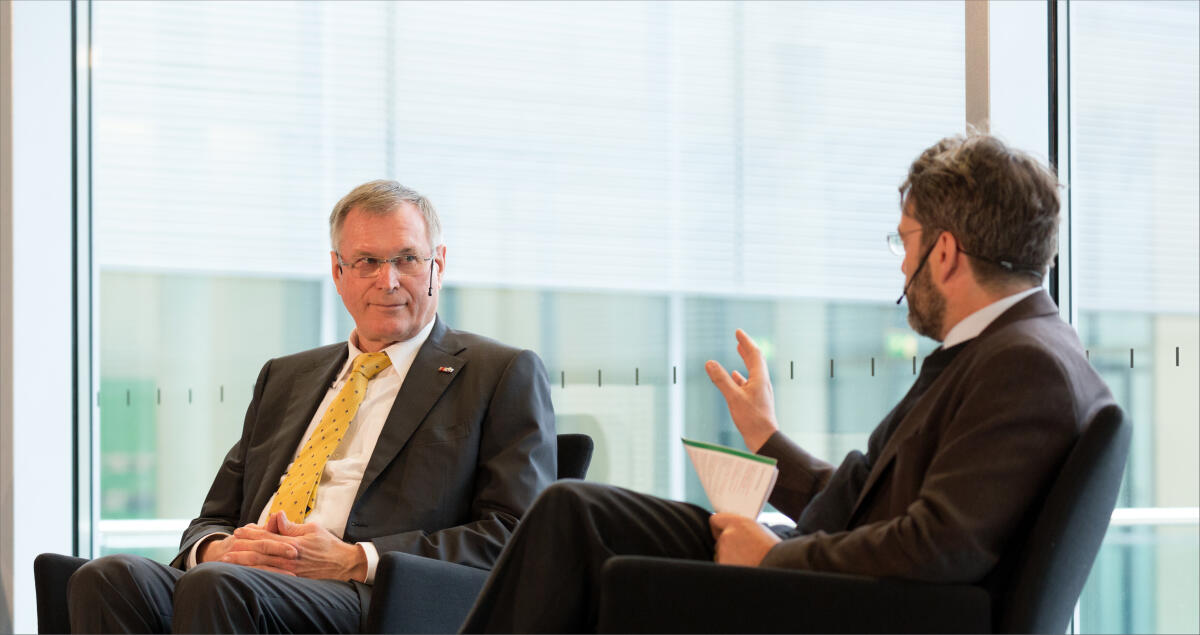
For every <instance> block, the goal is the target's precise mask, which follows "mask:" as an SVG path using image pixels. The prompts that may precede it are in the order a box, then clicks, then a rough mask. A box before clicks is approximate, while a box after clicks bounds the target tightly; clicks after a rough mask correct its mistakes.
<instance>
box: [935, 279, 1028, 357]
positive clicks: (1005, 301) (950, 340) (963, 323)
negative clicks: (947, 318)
mask: <svg viewBox="0 0 1200 635" xmlns="http://www.w3.org/2000/svg"><path fill="white" fill-rule="evenodd" d="M1041 290H1042V287H1040V286H1036V287H1033V288H1031V289H1026V290H1024V291H1021V292H1019V293H1014V294H1012V295H1010V296H1008V297H1006V298H1001V299H999V300H996V301H995V302H993V303H991V304H989V305H987V306H985V307H983V308H982V309H979V310H978V311H976V312H974V313H972V314H970V315H968V316H967V317H965V318H963V319H962V320H960V321H959V323H958V324H955V325H954V328H952V329H950V332H949V333H946V339H945V341H943V342H942V348H950V347H951V346H955V345H958V344H961V343H963V342H965V341H967V340H969V339H971V338H973V337H976V336H977V335H979V334H980V333H982V332H983V329H985V328H987V326H988V325H989V324H991V323H992V321H993V320H995V319H996V318H998V317H1000V315H1001V314H1002V313H1004V312H1005V311H1007V310H1009V309H1010V308H1012V306H1013V305H1014V304H1016V303H1018V302H1020V301H1021V300H1024V299H1025V298H1028V297H1029V296H1031V295H1033V294H1035V293H1037V292H1038V291H1041Z"/></svg>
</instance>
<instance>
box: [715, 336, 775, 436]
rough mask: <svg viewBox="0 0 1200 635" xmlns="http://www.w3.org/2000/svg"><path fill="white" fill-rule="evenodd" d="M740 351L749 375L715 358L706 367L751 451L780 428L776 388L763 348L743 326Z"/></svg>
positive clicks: (734, 423)
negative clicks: (727, 370) (744, 375)
mask: <svg viewBox="0 0 1200 635" xmlns="http://www.w3.org/2000/svg"><path fill="white" fill-rule="evenodd" d="M736 335H737V341H738V347H737V351H738V354H739V355H741V356H742V361H743V362H744V363H745V364H746V372H747V373H748V374H749V375H750V376H749V377H748V378H747V377H742V374H741V373H739V372H738V371H736V370H735V371H733V374H732V375H731V374H729V373H727V372H725V369H724V368H723V367H722V366H721V365H720V364H718V363H717V362H715V361H713V360H711V359H710V360H708V363H706V364H705V365H704V370H705V371H706V372H708V378H709V379H711V380H712V383H713V384H714V385H716V387H717V390H720V391H721V395H722V396H724V397H725V404H726V405H727V406H728V407H729V416H731V417H732V418H733V425H735V426H737V429H738V432H741V433H742V439H744V440H745V442H746V447H748V448H750V451H751V452H758V449H759V448H761V447H762V446H763V444H764V443H766V442H767V439H770V438H771V435H772V434H775V432H776V431H777V430H779V423H778V422H776V420H775V391H774V390H773V389H772V388H771V375H770V373H769V372H767V360H766V358H764V357H763V354H762V351H761V350H759V348H758V346H757V345H756V344H755V343H754V340H752V339H750V336H749V335H746V332H745V331H743V330H742V329H738V330H737V333H736Z"/></svg>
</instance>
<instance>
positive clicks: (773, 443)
mask: <svg viewBox="0 0 1200 635" xmlns="http://www.w3.org/2000/svg"><path fill="white" fill-rule="evenodd" d="M758 453H759V454H761V455H763V456H769V457H771V458H773V459H775V460H776V461H778V463H777V464H776V467H778V468H779V478H778V479H776V481H775V489H773V490H771V498H770V502H771V504H772V505H774V506H775V508H776V509H778V510H779V511H781V512H783V513H784V514H786V515H787V516H788V517H789V518H791V519H792V520H796V519H797V518H799V517H800V514H801V513H802V512H803V511H804V507H805V506H806V505H808V503H809V501H811V500H812V498H813V497H814V496H816V495H817V493H818V492H820V491H821V490H822V489H824V487H825V485H826V484H827V483H828V482H829V479H830V477H831V476H832V475H833V471H834V470H833V466H832V465H830V464H829V463H826V462H825V461H822V460H821V459H818V458H817V457H815V456H813V455H811V454H809V453H808V452H807V451H805V450H804V448H802V447H800V446H799V445H798V444H796V442H795V441H792V440H791V439H789V438H788V437H787V436H786V435H785V434H784V433H783V432H776V433H775V434H773V435H771V438H769V439H767V442H766V443H764V444H763V446H762V447H761V448H759V450H758Z"/></svg>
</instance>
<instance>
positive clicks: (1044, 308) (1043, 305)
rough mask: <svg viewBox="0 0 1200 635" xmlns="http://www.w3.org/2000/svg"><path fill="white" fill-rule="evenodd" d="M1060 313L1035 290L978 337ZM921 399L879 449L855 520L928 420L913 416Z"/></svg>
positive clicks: (859, 498)
mask: <svg viewBox="0 0 1200 635" xmlns="http://www.w3.org/2000/svg"><path fill="white" fill-rule="evenodd" d="M1057 314H1058V307H1057V306H1055V305H1054V301H1053V300H1051V299H1050V296H1049V295H1047V294H1046V293H1044V292H1042V293H1034V294H1033V295H1031V296H1029V297H1028V298H1025V299H1023V300H1021V301H1020V302H1018V303H1016V304H1014V305H1013V306H1012V307H1010V308H1009V309H1008V310H1007V311H1005V312H1004V313H1001V314H1000V315H998V316H996V319H994V320H992V323H991V324H988V325H987V327H986V328H984V329H983V331H982V332H981V333H980V334H979V335H978V336H977V337H978V339H982V338H984V337H986V336H987V335H989V334H991V333H992V332H994V331H997V330H999V329H1002V328H1004V327H1005V326H1008V325H1009V324H1012V323H1013V322H1016V321H1018V320H1024V319H1028V318H1035V317H1044V316H1047V315H1057ZM919 403H920V400H919V399H918V401H917V404H913V408H912V409H910V410H909V411H908V413H907V414H905V415H904V421H902V422H901V423H900V427H898V428H897V429H896V432H895V433H894V434H892V437H891V438H890V439H888V442H887V443H886V444H885V445H884V446H883V450H882V451H881V452H880V453H879V459H878V460H876V461H875V465H873V466H872V467H871V473H870V474H868V475H867V481H866V482H865V483H863V488H862V491H861V492H859V493H858V500H856V501H855V502H854V509H853V510H852V511H851V512H850V516H849V519H851V520H852V519H854V518H855V516H856V515H857V514H858V511H859V507H861V506H862V504H863V502H864V501H866V500H867V495H868V494H869V493H870V492H871V490H872V488H874V487H875V485H876V484H877V483H878V482H879V479H880V477H882V476H883V475H884V474H885V473H887V470H888V468H889V466H890V465H891V462H892V461H894V460H895V459H896V452H897V450H898V449H899V448H900V444H901V443H902V442H903V441H904V440H905V439H907V438H909V437H911V436H913V435H914V434H916V433H917V431H918V430H920V429H921V426H920V424H921V423H924V421H920V420H918V419H916V418H914V417H912V416H911V415H912V413H913V412H914V411H915V410H916V409H917V405H918V404H919Z"/></svg>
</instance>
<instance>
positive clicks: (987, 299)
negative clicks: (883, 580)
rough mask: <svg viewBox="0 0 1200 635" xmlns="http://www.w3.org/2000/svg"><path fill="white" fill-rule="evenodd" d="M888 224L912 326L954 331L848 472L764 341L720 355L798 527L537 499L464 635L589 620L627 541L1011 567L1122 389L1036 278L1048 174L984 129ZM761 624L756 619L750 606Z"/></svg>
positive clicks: (796, 563)
mask: <svg viewBox="0 0 1200 635" xmlns="http://www.w3.org/2000/svg"><path fill="white" fill-rule="evenodd" d="M900 192H901V210H902V211H901V216H900V223H899V226H898V227H897V231H896V233H894V234H892V235H890V236H889V237H888V242H889V244H890V246H891V247H892V249H893V251H894V252H896V253H897V254H898V255H903V256H904V261H903V264H902V265H901V271H903V272H904V273H905V274H906V278H907V282H906V284H905V292H906V293H907V295H908V297H909V306H908V311H909V313H908V318H909V323H910V325H911V326H912V327H913V329H914V330H916V331H917V332H918V333H921V334H923V335H927V336H929V337H931V338H934V339H937V340H939V341H941V342H942V346H941V347H939V348H938V349H937V350H935V351H934V352H933V353H931V354H930V355H929V356H928V357H927V358H926V359H925V361H924V363H923V364H922V367H921V374H920V376H919V377H918V378H917V381H916V383H915V384H914V385H913V387H912V388H911V389H910V390H909V392H908V394H907V395H906V396H905V397H904V398H903V399H902V400H901V401H900V403H899V404H898V405H897V406H896V407H895V408H894V409H893V410H892V411H891V412H890V413H889V414H888V415H887V416H886V417H884V419H883V421H882V423H880V425H879V427H878V428H876V429H875V431H874V432H873V433H872V434H871V437H870V440H869V442H868V447H867V452H866V454H862V453H860V452H857V451H855V452H851V453H850V454H849V455H847V456H846V458H845V460H844V461H843V462H842V464H841V465H840V466H838V467H836V468H835V467H834V466H833V465H831V464H828V463H826V462H824V461H822V460H820V459H817V458H816V457H814V456H812V455H810V454H808V453H807V452H806V451H804V450H803V449H802V448H801V447H799V446H798V445H796V444H795V443H793V442H792V441H790V440H789V439H788V438H787V437H786V436H785V435H784V434H783V433H782V432H780V431H779V425H778V423H777V421H776V418H775V410H774V398H773V394H772V388H771V383H770V378H769V376H768V374H767V364H766V360H765V358H764V357H763V354H762V352H761V351H760V350H759V349H758V347H757V346H755V344H754V342H753V341H752V340H751V339H750V338H749V337H748V336H747V335H746V334H745V333H743V332H742V331H740V330H739V331H738V332H737V340H738V352H739V353H740V354H741V357H742V359H743V361H744V362H745V364H746V368H747V370H748V373H747V375H746V376H743V375H742V374H741V373H740V372H737V371H735V372H733V373H732V374H729V373H727V372H726V371H725V369H724V368H722V367H721V366H720V364H717V363H716V362H714V361H710V362H708V363H707V366H706V370H707V371H708V374H709V377H710V378H711V379H712V381H713V383H714V384H715V385H716V386H717V388H718V389H720V391H721V393H722V395H723V396H724V397H725V400H726V403H727V404H728V406H729V411H730V414H731V416H732V419H733V422H734V424H735V425H736V426H737V428H738V430H739V432H741V434H742V437H743V439H744V440H745V442H746V445H747V447H749V448H750V450H752V451H754V452H757V453H759V454H762V455H765V456H770V457H774V458H776V459H777V460H778V467H779V477H778V481H777V484H776V486H775V489H774V491H773V493H772V496H771V502H772V503H773V504H774V505H775V506H776V507H777V508H778V509H779V510H780V511H782V512H784V513H786V514H788V515H789V516H790V517H792V518H793V519H794V520H795V521H796V527H795V528H782V527H779V528H767V527H764V526H761V525H758V524H757V523H756V522H755V520H754V519H752V518H746V517H742V516H737V515H734V514H728V513H720V514H710V513H709V512H707V511H705V510H703V509H701V508H699V507H696V506H693V505H688V504H685V503H679V502H674V501H666V500H662V499H658V498H653V497H650V496H645V495H642V494H637V493H634V492H630V491H627V490H621V489H617V488H610V487H604V486H599V485H594V484H587V483H581V482H563V483H560V484H557V485H554V486H551V487H550V488H549V489H547V490H546V492H544V493H543V495H542V496H541V497H540V498H539V499H538V501H537V502H536V503H535V504H534V506H533V508H532V509H530V511H529V514H528V515H527V516H526V518H525V520H524V521H523V523H522V525H521V527H520V528H519V529H518V530H517V532H516V534H515V535H514V536H513V540H512V541H511V542H510V543H509V545H508V547H506V548H505V551H504V553H503V554H502V555H501V557H500V561H499V562H498V563H497V565H496V568H495V569H494V570H493V572H492V575H491V577H490V578H489V579H488V582H487V584H486V585H485V587H484V590H483V592H482V594H481V596H480V597H479V599H478V601H477V602H476V604H475V607H474V608H473V609H472V612H471V614H470V616H469V617H468V618H467V622H466V624H465V626H464V631H465V632H567V631H571V632H576V631H587V630H594V629H595V626H596V620H597V599H598V598H596V597H595V589H597V588H598V586H599V585H598V576H599V574H600V570H601V568H602V567H603V565H604V562H605V560H606V559H607V558H609V557H611V556H613V555H630V554H634V555H649V556H661V557H674V558H689V559H712V560H715V561H716V562H718V563H721V564H733V565H743V566H765V567H781V568H795V569H808V570H819V571H834V572H844V573H854V574H865V575H872V576H890V577H900V578H908V579H914V580H926V581H935V582H975V581H979V580H981V579H982V578H983V577H984V576H986V575H987V574H988V572H989V571H990V570H991V569H992V568H993V567H994V566H995V565H996V563H997V561H998V559H999V556H1000V554H1001V552H1002V550H1003V549H1004V548H1005V546H1006V545H1007V543H1008V541H1009V539H1010V537H1011V536H1012V535H1013V533H1014V532H1015V531H1016V530H1017V528H1018V527H1019V526H1020V525H1021V524H1022V522H1024V520H1025V517H1026V514H1027V513H1028V512H1029V508H1030V506H1031V504H1032V503H1033V502H1034V501H1036V500H1037V499H1038V498H1039V496H1040V495H1041V494H1042V492H1043V491H1044V490H1045V488H1046V487H1047V486H1048V484H1049V482H1050V480H1051V479H1052V478H1053V476H1054V474H1055V472H1056V470H1057V469H1058V467H1059V465H1060V464H1061V462H1062V460H1063V459H1064V458H1065V456H1066V453H1067V452H1068V450H1069V448H1070V447H1071V446H1072V444H1073V443H1074V440H1075V438H1076V436H1077V435H1078V432H1079V430H1080V428H1081V426H1082V424H1083V423H1084V422H1085V421H1087V419H1088V418H1089V415H1090V414H1091V413H1093V412H1095V411H1096V410H1098V409H1099V408H1100V407H1102V406H1104V405H1105V404H1107V403H1110V402H1111V401H1112V397H1111V395H1110V393H1109V391H1108V389H1107V387H1106V386H1105V385H1104V382H1103V381H1102V380H1101V379H1100V377H1099V376H1098V375H1097V374H1096V373H1095V372H1094V371H1093V370H1092V368H1091V366H1090V364H1089V363H1088V362H1087V360H1086V359H1085V356H1084V353H1083V350H1082V347H1081V346H1080V344H1079V340H1078V338H1077V337H1076V335H1075V333H1074V331H1073V330H1072V329H1071V327H1070V326H1069V325H1067V324H1066V323H1064V322H1063V321H1062V320H1061V319H1060V318H1059V317H1058V309H1057V307H1055V305H1054V303H1053V301H1052V300H1051V299H1050V297H1049V296H1048V295H1047V294H1046V293H1045V291H1043V290H1042V288H1041V281H1042V277H1043V275H1044V273H1045V271H1046V270H1047V267H1048V266H1049V265H1050V264H1051V263H1052V261H1053V258H1054V254H1055V251H1056V247H1057V227H1058V210H1059V203H1058V193H1057V181H1056V179H1055V177H1054V175H1053V174H1052V173H1050V172H1049V171H1047V170H1045V169H1044V168H1043V167H1042V166H1040V165H1038V163H1037V162H1036V161H1034V160H1033V159H1032V158H1030V157H1029V156H1027V155H1025V154H1023V153H1021V152H1019V151H1016V150H1014V149H1011V148H1009V147H1007V146H1005V145H1004V144H1003V143H1001V142H1000V141H998V140H997V139H995V138H993V137H990V136H987V135H971V136H968V137H965V138H963V137H956V138H948V139H944V140H942V141H941V142H939V143H937V144H935V145H934V146H932V147H930V148H929V149H927V150H925V151H924V152H923V153H922V154H921V155H920V156H919V157H918V158H917V160H916V161H914V163H913V164H912V166H911V168H910V170H909V173H908V178H907V179H906V180H905V182H904V184H903V185H902V186H901V188H900ZM748 619H752V616H748Z"/></svg>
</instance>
